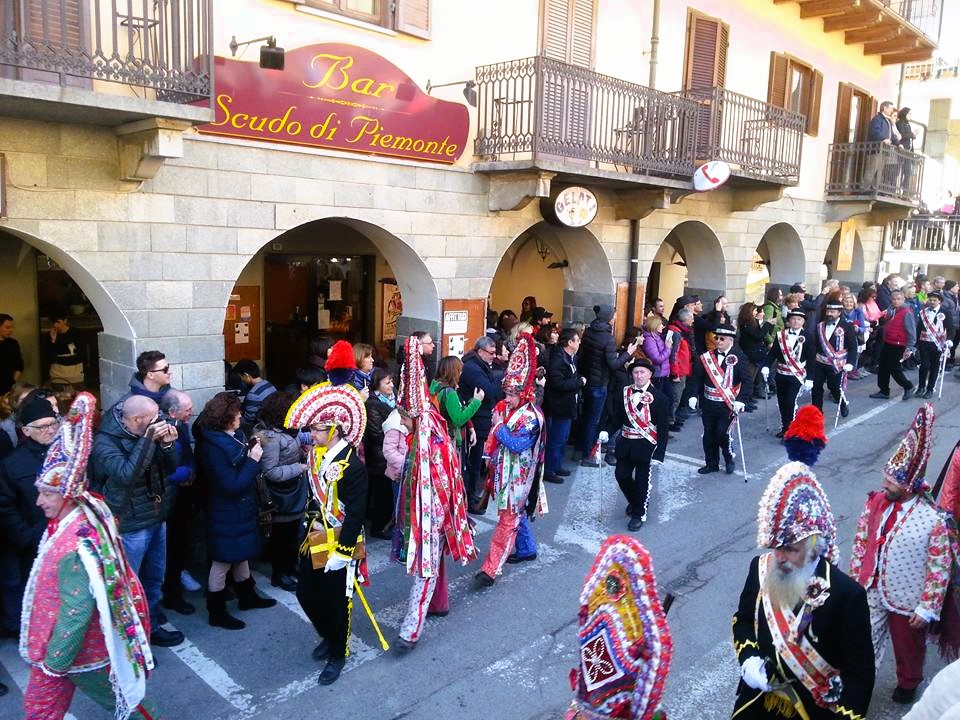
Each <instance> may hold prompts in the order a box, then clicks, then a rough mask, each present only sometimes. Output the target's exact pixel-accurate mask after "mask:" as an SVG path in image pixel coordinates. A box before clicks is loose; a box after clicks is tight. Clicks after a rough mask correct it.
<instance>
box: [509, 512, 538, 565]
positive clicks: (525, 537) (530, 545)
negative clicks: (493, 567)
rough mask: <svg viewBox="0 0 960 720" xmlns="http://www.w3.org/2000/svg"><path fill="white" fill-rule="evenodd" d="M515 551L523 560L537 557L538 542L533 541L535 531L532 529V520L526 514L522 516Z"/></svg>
mask: <svg viewBox="0 0 960 720" xmlns="http://www.w3.org/2000/svg"><path fill="white" fill-rule="evenodd" d="M513 551H514V552H515V553H516V554H517V555H518V556H519V557H522V558H528V557H535V556H536V554H537V541H536V540H534V539H533V530H531V529H530V520H528V519H527V516H526V514H523V515H521V516H520V526H519V527H518V528H517V541H516V544H515V545H514V547H513Z"/></svg>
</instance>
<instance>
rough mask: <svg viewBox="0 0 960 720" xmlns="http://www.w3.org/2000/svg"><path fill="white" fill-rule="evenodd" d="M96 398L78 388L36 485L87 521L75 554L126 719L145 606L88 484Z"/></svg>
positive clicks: (140, 658) (143, 669)
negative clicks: (73, 506)
mask: <svg viewBox="0 0 960 720" xmlns="http://www.w3.org/2000/svg"><path fill="white" fill-rule="evenodd" d="M96 411H97V400H96V398H94V396H93V395H91V394H90V393H88V392H81V393H80V394H78V395H77V397H76V398H75V399H74V401H73V403H72V404H71V405H70V410H69V411H68V412H67V415H66V417H65V418H64V421H63V423H62V424H61V425H60V429H59V430H58V431H57V434H56V436H55V437H54V439H53V442H52V443H51V444H50V447H49V449H48V450H47V455H46V457H45V458H44V461H43V465H42V466H41V468H40V472H39V473H37V480H36V483H35V485H36V487H37V489H38V490H40V491H41V492H57V493H60V494H61V495H63V496H64V497H65V498H66V499H68V500H72V501H73V502H75V503H76V504H77V507H78V509H79V511H80V512H82V513H83V514H84V516H85V517H86V520H87V521H88V522H89V527H82V528H81V529H80V530H78V531H77V540H78V548H77V549H78V554H79V556H80V560H81V562H82V563H83V566H84V569H85V570H86V572H87V575H88V577H89V580H90V588H91V592H92V594H93V596H94V600H95V602H96V606H97V612H98V613H99V614H100V628H101V630H102V631H103V634H104V644H105V645H106V648H107V652H108V654H109V656H110V685H111V686H112V688H113V693H114V700H115V702H116V707H117V717H126V716H127V715H129V714H130V712H132V711H133V709H134V708H136V706H137V705H138V704H139V703H140V701H141V700H142V699H143V696H144V694H145V692H146V677H147V672H148V671H149V670H152V669H153V667H154V662H153V653H152V652H151V651H150V640H149V638H150V623H149V617H150V613H149V609H148V607H147V600H146V594H145V593H144V591H143V586H142V585H141V584H140V581H139V579H138V578H137V574H136V571H135V570H134V568H133V567H131V565H130V563H129V562H128V560H127V555H126V552H125V551H124V549H123V542H122V540H121V539H120V533H119V525H118V523H117V521H116V520H115V519H114V516H113V513H112V512H111V511H110V508H109V507H108V506H107V504H106V502H104V500H103V498H102V497H100V496H99V495H97V494H95V493H92V492H89V491H88V489H87V479H86V470H87V460H88V459H89V457H90V451H91V449H92V447H93V424H94V418H95V417H96ZM53 528H54V526H50V527H48V530H47V534H45V535H44V539H43V540H42V541H41V545H40V549H39V550H38V557H40V556H42V555H43V554H44V553H45V552H46V548H47V543H50V542H55V541H56V537H57V531H56V529H53ZM41 567H42V563H40V562H36V563H34V566H33V569H32V571H31V573H30V579H29V580H28V581H27V590H26V594H25V595H24V602H23V605H24V613H23V618H22V622H21V633H20V654H21V656H23V658H24V659H26V660H27V661H28V662H30V651H29V648H28V638H29V637H30V625H31V623H32V621H33V613H32V612H30V611H29V610H28V608H29V609H32V608H33V594H34V592H35V590H36V582H37V577H36V576H37V574H38V573H39V572H40V570H41Z"/></svg>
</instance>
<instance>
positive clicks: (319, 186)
mask: <svg viewBox="0 0 960 720" xmlns="http://www.w3.org/2000/svg"><path fill="white" fill-rule="evenodd" d="M280 180H282V181H283V182H282V183H281V184H283V185H284V186H286V185H288V184H289V183H290V182H292V183H293V190H292V192H290V193H289V194H288V195H287V196H286V197H277V198H276V200H278V201H282V202H283V201H286V202H289V201H290V200H293V201H294V202H298V203H305V204H308V205H309V204H311V203H321V204H329V203H330V202H331V201H332V200H333V197H334V189H335V188H336V186H337V183H336V182H335V181H333V180H317V179H315V178H309V177H307V178H292V179H291V178H280ZM401 209H402V208H401Z"/></svg>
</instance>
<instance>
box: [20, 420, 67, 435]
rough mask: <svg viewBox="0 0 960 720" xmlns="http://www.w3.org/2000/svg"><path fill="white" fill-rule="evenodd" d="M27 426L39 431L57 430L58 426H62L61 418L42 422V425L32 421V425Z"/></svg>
mask: <svg viewBox="0 0 960 720" xmlns="http://www.w3.org/2000/svg"><path fill="white" fill-rule="evenodd" d="M26 427H28V428H30V429H31V430H36V431H38V432H49V431H51V430H56V429H57V428H58V427H60V421H59V420H50V421H49V422H45V423H43V424H41V425H34V424H32V423H31V424H30V425H27V426H26Z"/></svg>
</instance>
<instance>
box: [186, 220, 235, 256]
mask: <svg viewBox="0 0 960 720" xmlns="http://www.w3.org/2000/svg"><path fill="white" fill-rule="evenodd" d="M187 252H188V253H231V254H232V253H236V252H237V230H236V228H227V227H220V226H217V227H203V226H191V227H188V228H187Z"/></svg>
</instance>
